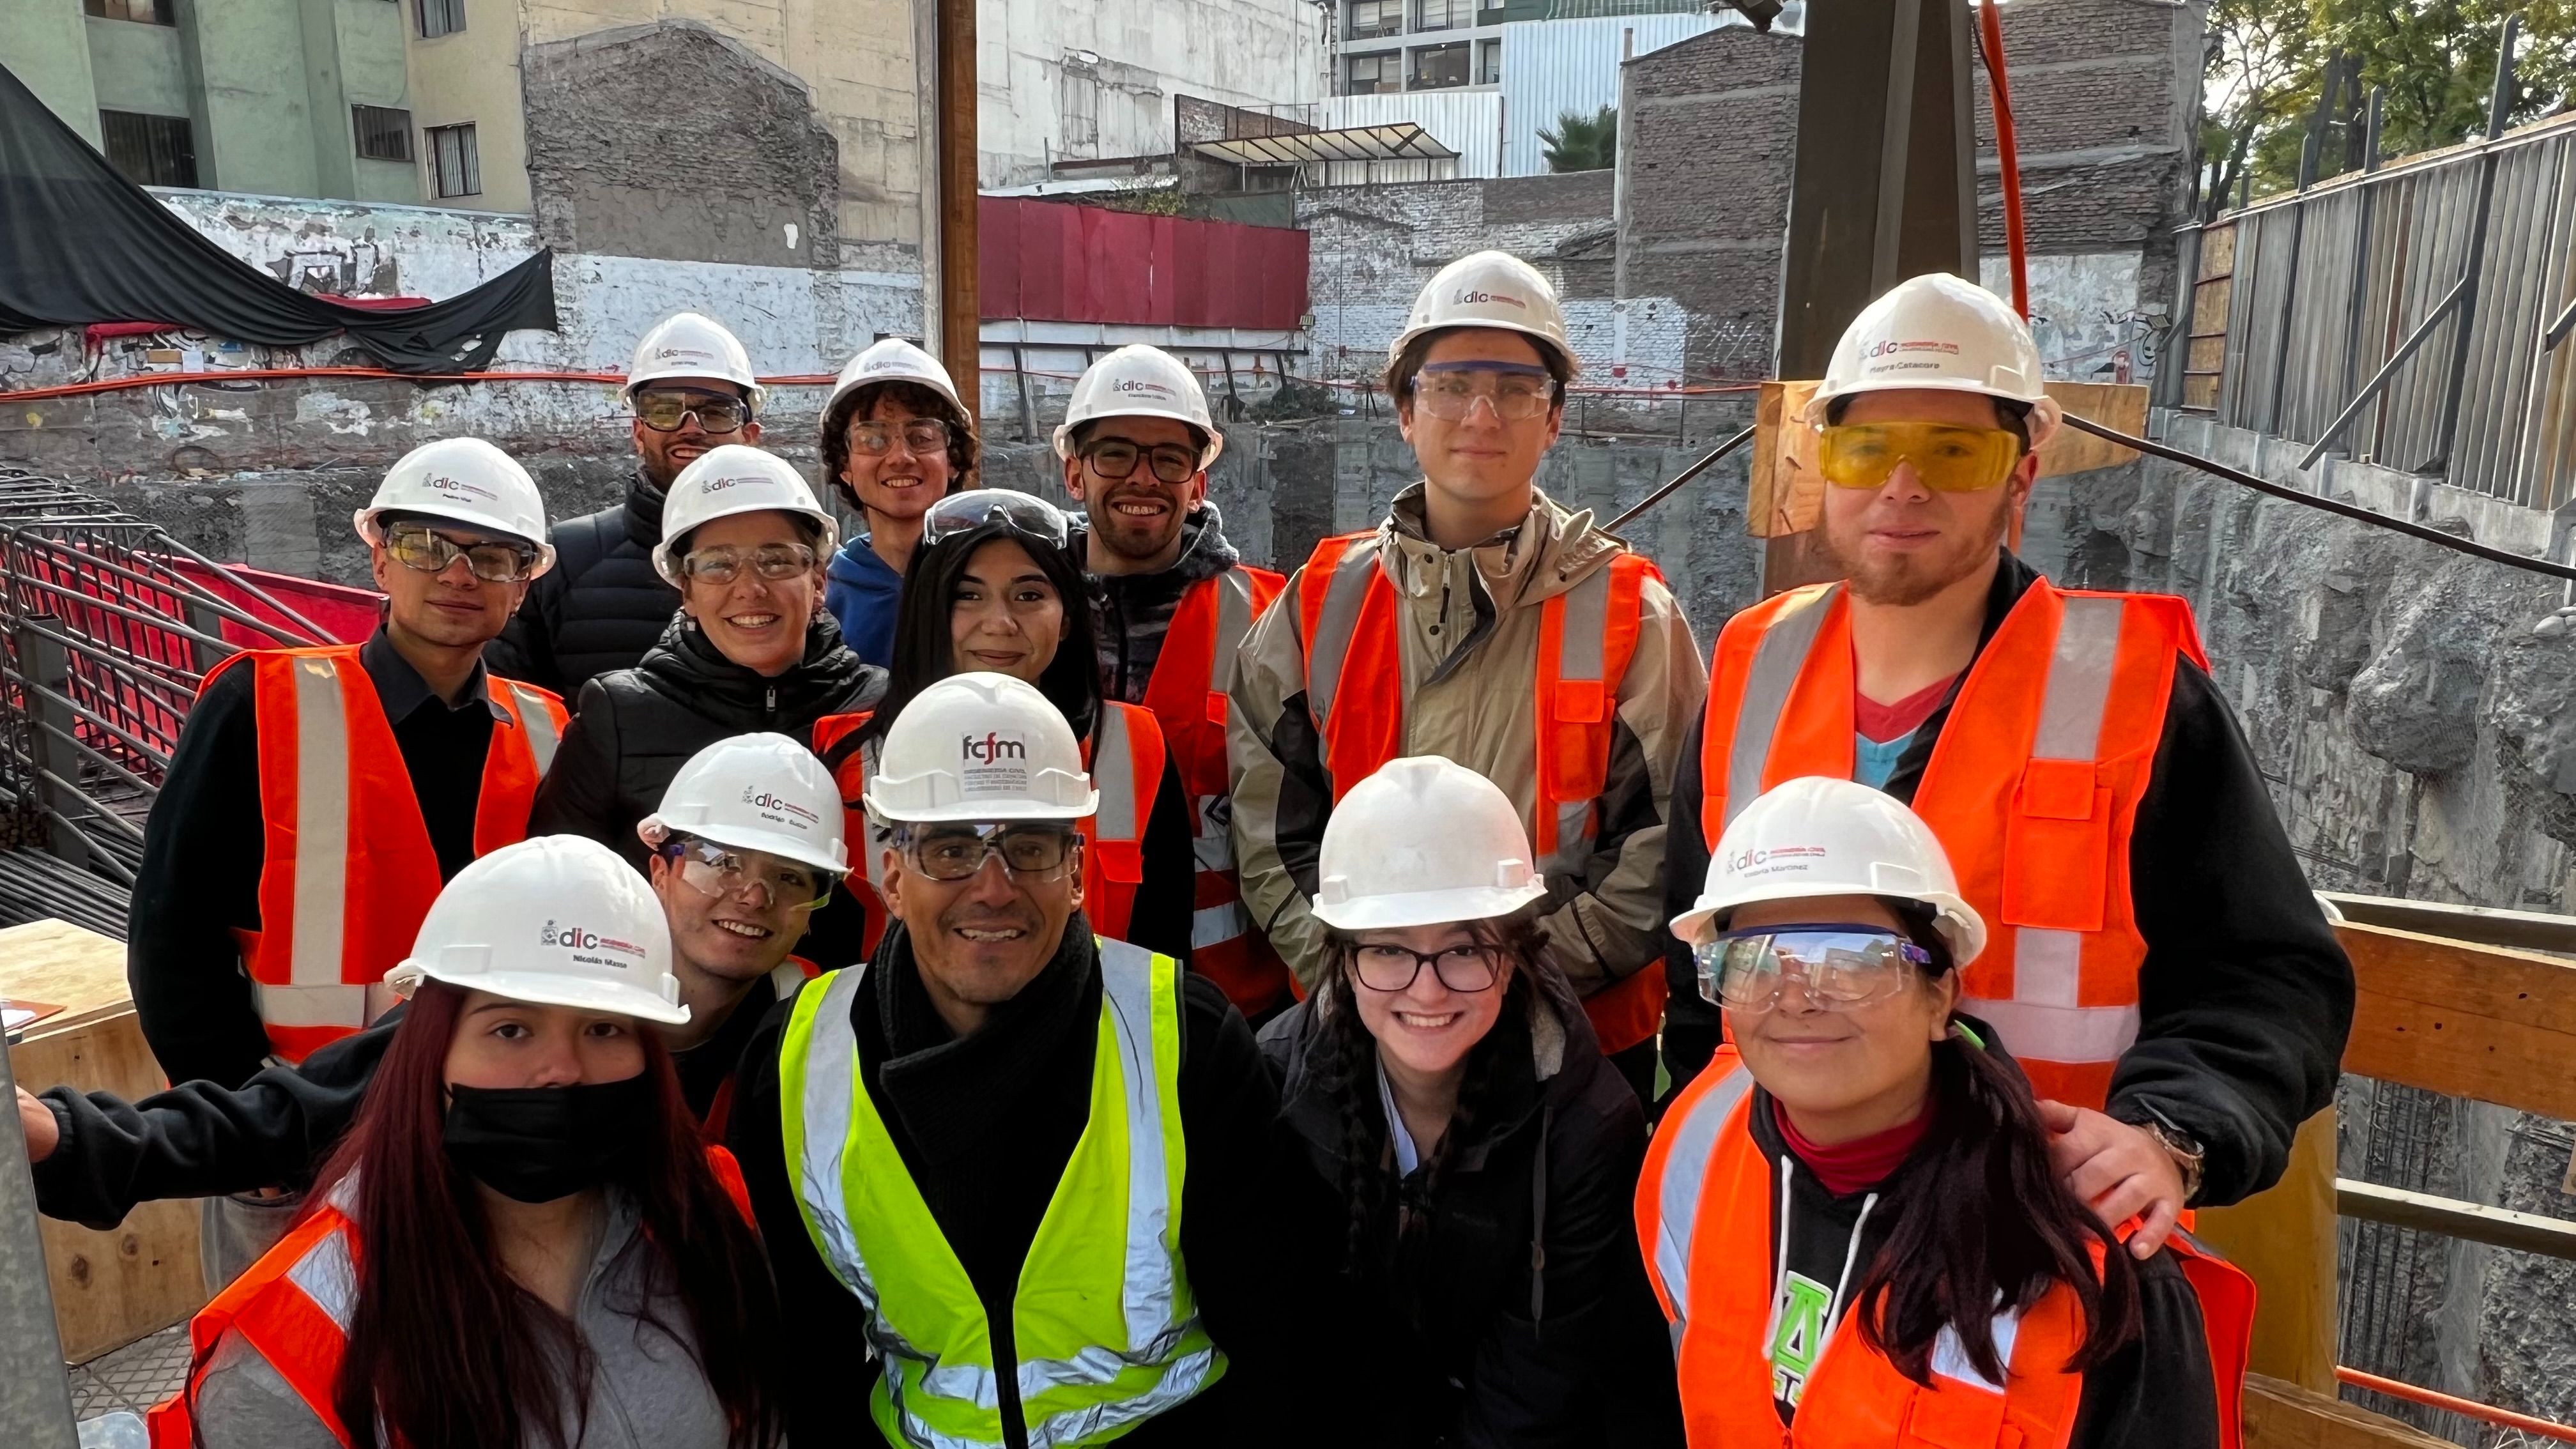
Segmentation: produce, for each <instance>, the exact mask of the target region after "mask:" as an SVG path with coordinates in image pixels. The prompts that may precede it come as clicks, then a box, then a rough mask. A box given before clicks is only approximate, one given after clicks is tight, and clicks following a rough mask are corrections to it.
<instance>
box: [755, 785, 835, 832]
mask: <svg viewBox="0 0 2576 1449" xmlns="http://www.w3.org/2000/svg"><path fill="white" fill-rule="evenodd" d="M742 803H744V804H745V805H748V806H750V807H751V808H753V809H754V810H758V811H761V812H763V813H764V814H767V815H769V816H770V818H772V819H776V818H777V817H778V816H781V815H784V816H788V817H790V818H792V819H794V820H795V821H797V822H798V823H799V824H803V825H808V826H811V825H820V824H822V823H823V818H822V817H821V816H819V815H817V814H815V813H814V812H813V811H811V810H808V809H806V808H805V807H804V806H802V805H799V804H797V803H796V802H795V801H793V800H783V799H780V798H779V797H778V796H776V795H773V794H771V793H770V792H768V791H767V790H763V789H761V788H760V787H758V786H756V785H745V786H743V787H742Z"/></svg>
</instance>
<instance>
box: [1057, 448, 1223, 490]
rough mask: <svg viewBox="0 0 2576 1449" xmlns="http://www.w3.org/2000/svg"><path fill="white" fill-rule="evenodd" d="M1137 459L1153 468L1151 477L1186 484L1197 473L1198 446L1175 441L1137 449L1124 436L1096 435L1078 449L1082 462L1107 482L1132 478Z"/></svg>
mask: <svg viewBox="0 0 2576 1449" xmlns="http://www.w3.org/2000/svg"><path fill="white" fill-rule="evenodd" d="M1139 460H1142V461H1143V462H1144V463H1145V465H1146V466H1147V467H1150V468H1152V469H1153V470H1154V476H1155V477H1157V478H1160V479H1162V480H1163V481H1164V482H1166V483H1187V482H1188V481H1190V480H1191V479H1192V478H1194V477H1196V476H1198V471H1199V452H1198V449H1196V448H1184V447H1181V446H1180V445H1179V444H1177V443H1165V444H1163V445H1162V446H1161V447H1157V448H1140V447H1138V446H1136V445H1135V444H1134V443H1131V442H1129V441H1128V440H1127V439H1125V438H1100V439H1097V440H1095V441H1093V442H1091V443H1088V444H1085V445H1084V447H1083V449H1082V461H1083V462H1084V463H1085V464H1086V465H1088V466H1089V467H1090V469H1091V471H1092V472H1094V473H1096V474H1098V475H1100V476H1101V477H1102V478H1104V479H1107V480H1109V481H1111V482H1116V481H1117V480H1119V479H1121V478H1131V477H1134V476H1135V473H1136V464H1137V462H1138V461H1139Z"/></svg>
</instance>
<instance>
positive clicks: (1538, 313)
mask: <svg viewBox="0 0 2576 1449" xmlns="http://www.w3.org/2000/svg"><path fill="white" fill-rule="evenodd" d="M1443 327H1500V328H1502V329H1503V330H1504V331H1506V332H1520V333H1526V334H1527V335H1528V336H1529V337H1530V339H1531V340H1533V341H1535V342H1536V343H1538V345H1539V347H1540V348H1541V349H1542V350H1546V351H1553V352H1554V353H1555V354H1556V355H1557V356H1559V357H1561V358H1564V359H1565V365H1566V367H1567V368H1568V369H1569V370H1570V371H1574V372H1581V371H1582V370H1583V362H1582V360H1581V359H1580V358H1578V357H1576V356H1575V355H1574V344H1572V343H1570V342H1568V341H1566V340H1565V310H1564V308H1562V307H1560V306H1558V305H1557V300H1556V289H1555V288H1554V287H1551V286H1549V285H1548V284H1547V278H1545V277H1542V276H1540V275H1539V274H1538V268H1536V267H1533V266H1531V265H1530V264H1529V263H1527V262H1525V261H1522V260H1521V259H1520V258H1518V257H1516V256H1513V255H1512V254H1511V253H1509V252H1491V251H1488V252H1469V253H1468V254H1467V255H1465V256H1463V257H1460V258H1459V259H1458V260H1456V261H1454V262H1451V263H1450V264H1449V265H1447V266H1445V267H1442V268H1441V269H1440V271H1439V274H1438V275H1436V276H1434V277H1433V278H1432V279H1431V282H1430V285H1428V286H1426V287H1424V288H1423V289H1422V293H1421V295H1419V296H1417V297H1415V298H1414V299H1413V313H1412V315H1411V316H1410V317H1409V318H1408V319H1406V321H1405V324H1404V330H1403V331H1402V332H1399V333H1397V334H1396V335H1395V343H1394V345H1393V346H1391V347H1389V348H1387V350H1386V355H1387V357H1388V358H1389V359H1390V360H1392V359H1394V358H1396V357H1399V356H1401V355H1403V352H1404V349H1405V345H1406V344H1408V343H1410V342H1411V341H1413V339H1414V338H1416V337H1419V336H1421V335H1422V334H1423V333H1425V332H1436V331H1438V330H1440V329H1441V328H1443Z"/></svg>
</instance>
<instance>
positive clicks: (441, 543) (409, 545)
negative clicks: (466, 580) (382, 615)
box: [385, 523, 537, 584]
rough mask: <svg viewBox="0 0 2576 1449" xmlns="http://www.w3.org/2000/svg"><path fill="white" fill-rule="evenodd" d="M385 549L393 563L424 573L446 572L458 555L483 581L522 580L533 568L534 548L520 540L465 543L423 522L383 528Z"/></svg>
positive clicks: (505, 581)
mask: <svg viewBox="0 0 2576 1449" xmlns="http://www.w3.org/2000/svg"><path fill="white" fill-rule="evenodd" d="M385 552H387V553H389V554H392V555H393V556H394V562H396V563H398V564H401V565H402V566H403V567H404V568H407V569H418V570H419V571H421V572H422V573H425V574H440V573H445V572H447V566H448V565H449V564H452V563H454V562H456V561H457V559H459V558H463V559H464V560H465V566H466V567H467V568H469V569H472V570H473V571H474V577H476V578H478V579H481V580H482V581H483V582H485V583H487V584H515V583H522V582H525V581H526V580H527V579H528V578H529V577H530V576H531V575H533V574H534V573H535V572H536V571H537V551H536V549H534V548H532V547H530V546H529V545H527V544H524V543H503V542H492V541H488V540H487V541H484V542H479V543H468V542H465V541H463V540H461V539H453V538H449V537H448V536H447V535H446V534H443V533H440V532H439V531H438V530H436V529H434V528H431V527H430V526H429V525H428V524H425V523H397V524H395V525H394V526H393V527H391V528H388V529H386V530H385Z"/></svg>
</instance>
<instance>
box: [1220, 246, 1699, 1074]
mask: <svg viewBox="0 0 2576 1449" xmlns="http://www.w3.org/2000/svg"><path fill="white" fill-rule="evenodd" d="M1392 352H1393V360H1392V361H1391V363H1390V364H1389V366H1388V369H1387V387H1388V391H1389V393H1390V394H1391V395H1392V396H1393V397H1394V398H1395V399H1396V408H1397V415H1398V417H1399V418H1400V419H1401V420H1402V423H1403V426H1404V435H1405V438H1406V440H1407V441H1409V442H1411V443H1412V444H1413V448H1414V454H1415V456H1416V458H1417V459H1418V460H1419V461H1420V462H1421V465H1422V472H1423V481H1421V482H1419V483H1416V484H1414V485H1413V486H1412V487H1410V488H1407V489H1406V490H1405V491H1404V492H1402V493H1401V494H1399V495H1397V497H1396V499H1395V503H1394V507H1393V509H1392V510H1391V512H1390V514H1389V516H1388V517H1387V519H1386V520H1385V521H1383V522H1382V523H1380V524H1379V525H1378V526H1377V528H1376V529H1374V530H1372V531H1370V532H1367V533H1360V534H1352V535H1347V536H1344V537H1340V538H1328V539H1326V540H1324V541H1323V543H1321V544H1320V545H1318V546H1317V548H1316V551H1315V554H1314V556H1313V557H1312V558H1310V559H1309V560H1308V561H1307V563H1306V564H1305V566H1304V567H1303V568H1301V569H1299V570H1298V571H1297V572H1296V574H1295V575H1294V576H1292V577H1291V578H1290V579H1289V581H1288V587H1287V591H1286V592H1285V593H1284V594H1282V595H1281V596H1280V598H1279V600H1278V602H1277V603H1276V604H1274V605H1273V606H1272V607H1271V608H1270V609H1269V610H1267V611H1266V612H1264V613H1263V615H1262V616H1261V618H1260V620H1259V621H1258V622H1257V623H1255V624H1254V626H1253V629H1252V632H1251V633H1250V634H1249V635H1248V636H1247V637H1246V638H1245V640H1244V645H1243V651H1242V655H1241V658H1240V660H1239V663H1238V666H1237V673H1236V676H1235V680H1234V684H1233V687H1232V689H1231V690H1230V691H1229V700H1230V708H1229V709H1228V711H1227V714H1228V723H1227V748H1228V753H1229V755H1230V757H1231V763H1232V766H1233V774H1234V789H1233V807H1234V842H1235V857H1236V861H1237V865H1238V868H1239V870H1240V872H1241V883H1242V891H1243V898H1244V901H1245V903H1246V904H1247V906H1248V907H1249V908H1250V910H1251V912H1252V917H1253V920H1254V921H1255V922H1256V923H1257V924H1259V925H1260V926H1262V928H1263V929H1265V930H1266V931H1267V932H1268V933H1269V936H1270V940H1271V944H1272V945H1273V946H1275V947H1276V948H1277V949H1278V952H1279V954H1280V956H1281V958H1282V959H1284V960H1285V961H1286V962H1287V963H1288V967H1289V969H1290V970H1291V971H1292V972H1293V973H1294V974H1295V975H1296V977H1297V980H1298V982H1299V983H1300V985H1301V987H1304V988H1311V987H1312V985H1313V984H1314V983H1315V982H1316V981H1317V980H1319V979H1320V978H1321V976H1322V975H1323V973H1324V972H1325V971H1326V970H1327V969H1328V967H1329V966H1330V964H1331V963H1330V962H1329V961H1328V960H1327V959H1326V957H1327V949H1328V948H1327V946H1326V933H1325V930H1324V927H1323V925H1322V923H1321V922H1320V921H1318V920H1316V918H1315V915H1314V912H1313V909H1312V904H1313V902H1314V901H1316V900H1317V899H1318V898H1319V893H1320V898H1322V899H1324V900H1326V901H1333V900H1338V899H1340V897H1341V895H1342V893H1344V892H1345V891H1348V890H1352V889H1355V887H1354V885H1353V883H1351V882H1348V881H1345V880H1343V879H1342V878H1340V877H1338V876H1337V877H1333V878H1328V879H1320V880H1319V879H1318V878H1317V861H1318V852H1319V847H1320V845H1321V842H1322V839H1323V834H1324V822H1325V820H1326V819H1327V818H1329V817H1330V815H1331V814H1332V810H1333V805H1334V802H1335V801H1336V800H1338V799H1339V798H1340V796H1341V795H1342V793H1343V792H1344V791H1346V790H1348V789H1349V788H1350V787H1351V786H1352V785H1355V784H1357V783H1358V782H1359V781H1360V780H1361V779H1363V778H1365V777H1366V776H1367V775H1368V774H1369V773H1370V772H1372V771H1373V770H1375V769H1376V768H1377V767H1378V766H1379V765H1381V764H1383V763H1385V762H1386V761H1387V760H1390V759H1394V758H1397V757H1400V756H1407V755H1441V756H1445V757H1447V758H1449V759H1451V760H1454V761H1456V762H1458V763H1459V764H1462V765H1465V766H1467V767H1468V768H1470V769H1473V770H1475V771H1477V772H1478V773H1480V774H1483V775H1484V776H1486V777H1487V778H1488V779H1491V780H1492V781H1493V782H1494V783H1495V784H1497V785H1499V786H1501V787H1502V789H1503V791H1504V793H1505V794H1507V795H1509V796H1510V797H1511V799H1512V803H1513V805H1514V806H1515V807H1516V808H1517V809H1518V810H1519V811H1520V814H1521V818H1522V822H1523V824H1524V825H1526V826H1527V827H1528V828H1529V830H1530V833H1531V836H1532V839H1533V842H1534V845H1535V850H1536V853H1537V855H1538V856H1539V859H1538V861H1536V862H1535V864H1536V865H1537V867H1538V868H1539V870H1540V872H1541V873H1542V875H1543V876H1544V878H1545V880H1546V882H1547V887H1548V894H1547V898H1546V899H1545V901H1543V902H1541V903H1540V904H1538V905H1536V906H1534V907H1532V908H1531V909H1532V910H1533V911H1535V912H1537V913H1538V924H1539V926H1540V928H1541V930H1542V931H1543V933H1544V935H1545V938H1546V942H1547V953H1548V957H1549V959H1550V961H1551V962H1552V964H1554V965H1555V966H1556V967H1557V968H1558V969H1559V970H1561V971H1563V972H1564V974H1565V977H1566V979H1567V980H1568V981H1570V982H1571V983H1573V985H1574V987H1575V989H1576V990H1577V991H1578V992H1580V993H1582V995H1583V997H1584V1005H1585V1008H1586V1012H1587V1014H1588V1015H1589V1016H1590V1018H1591V1020H1592V1024H1593V1028H1594V1032H1595V1034H1596V1035H1597V1036H1598V1037H1599V1038H1600V1044H1601V1047H1602V1050H1603V1052H1604V1053H1605V1054H1607V1055H1608V1056H1610V1058H1611V1059H1612V1061H1613V1062H1615V1063H1616V1064H1618V1066H1619V1068H1620V1070H1621V1072H1622V1074H1623V1075H1625V1076H1626V1077H1627V1078H1628V1080H1629V1082H1630V1083H1631V1084H1632V1085H1633V1086H1635V1087H1636V1088H1637V1090H1638V1094H1639V1095H1640V1096H1641V1097H1651V1095H1652V1086H1653V1081H1654V1059H1653V1053H1654V1039H1655V1032H1656V1028H1657V1026H1658V1024H1659V1022H1660V1020H1661V1016H1662V1007H1663V1000H1664V987H1663V973H1662V972H1661V971H1660V970H1657V969H1654V967H1655V965H1656V963H1657V962H1658V961H1659V960H1660V959H1661V952H1662V941H1663V922H1662V917H1661V915H1660V914H1659V912H1660V911H1661V909H1662V897H1661V889H1662V887H1661V884H1660V880H1661V872H1662V868H1663V856H1664V811H1665V803H1666V797H1667V795H1668V793H1669V792H1670V790H1671V788H1672V781H1673V768H1674V764H1675V762H1676V757H1677V755H1678V752H1679V750H1680V749H1681V745H1682V739H1683V736H1684V735H1685V734H1686V733H1687V732H1688V731H1689V729H1690V726H1691V724H1692V722H1693V720H1694V719H1695V718H1696V717H1697V714H1698V711H1699V708H1700V705H1701V702H1702V699H1703V697H1704V695H1705V693H1706V689H1707V675H1706V671H1705V669H1704V667H1703V665H1702V663H1701V659H1700V653H1699V648H1698V646H1697V644H1695V643H1694V642H1693V640H1692V638H1691V633H1690V626H1689V624H1688V622H1687V621H1685V620H1684V619H1683V618H1682V615H1681V610H1680V608H1679V606H1677V605H1676V604H1675V603H1674V601H1673V596H1672V593H1671V591H1670V590H1668V589H1667V588H1666V587H1665V586H1664V582H1663V579H1662V577H1661V575H1659V574H1658V573H1656V571H1655V568H1654V566H1653V564H1651V563H1650V562H1648V561H1647V560H1646V559H1645V558H1644V557H1643V556H1642V555H1639V554H1637V553H1636V552H1634V551H1633V550H1631V549H1630V548H1629V547H1628V545H1627V544H1626V543H1624V542H1622V541H1621V540H1620V539H1618V538H1616V537H1614V536H1612V535H1610V534H1609V533H1606V532H1604V531H1602V530H1601V529H1600V528H1597V527H1595V526H1594V524H1593V521H1592V515H1591V514H1590V513H1589V512H1579V513H1578V512H1569V511H1567V510H1566V509H1565V508H1563V507H1561V506H1559V505H1558V504H1557V503H1555V502H1553V501H1552V500H1550V499H1549V498H1548V497H1547V495H1546V494H1544V493H1542V492H1540V491H1539V489H1538V487H1537V484H1536V481H1535V480H1536V477H1537V473H1538V465H1539V460H1540V459H1541V457H1542V456H1544V455H1545V453H1546V452H1547V450H1548V448H1549V447H1550V446H1552V445H1553V444H1554V443H1555V441H1556V438H1557V433H1558V430H1559V428H1560V426H1561V425H1562V423H1563V420H1564V402H1565V385H1566V383H1567V381H1568V380H1569V379H1570V378H1572V377H1573V375H1574V372H1575V368H1576V366H1577V364H1576V361H1575V357H1574V353H1573V349H1572V348H1571V347H1570V346H1569V345H1568V344H1567V342H1566V340H1565V324H1564V319H1563V315H1562V313H1561V312H1560V311H1559V310H1558V307H1557V302H1556V296H1555V293H1554V292H1553V291H1552V290H1551V289H1550V288H1549V287H1548V285H1547V283H1546V281H1545V280H1544V279H1542V278H1541V277H1540V276H1539V275H1538V273H1537V272H1536V271H1535V270H1533V269H1532V268H1531V267H1529V266H1528V265H1527V264H1526V263H1524V262H1522V261H1520V260H1518V259H1517V258H1514V257H1511V256H1508V255H1505V254H1504V253H1501V252H1479V253H1476V254H1474V255H1471V256H1467V257H1462V258H1460V259H1459V260H1458V261H1456V262H1453V263H1451V264H1450V265H1449V266H1448V267H1446V268H1444V269H1443V270H1442V271H1441V272H1440V274H1439V275H1438V276H1436V277H1434V278H1433V279H1432V281H1431V284H1430V285H1429V286H1428V287H1426V288H1424V289H1423V292H1422V295H1421V297H1420V298H1419V299H1418V300H1417V301H1416V302H1415V304H1414V309H1413V315H1412V319H1411V322H1410V324H1409V325H1408V326H1407V327H1406V329H1405V331H1404V332H1403V334H1402V335H1400V336H1399V337H1398V338H1397V339H1396V342H1395V346H1394V348H1393V349H1392ZM1406 1025H1407V1029H1408V1030H1415V1031H1421V1032H1423V1033H1426V1034H1435V1033H1438V1032H1441V1031H1445V1030H1450V1029H1452V1028H1453V1027H1454V1025H1455V1023H1454V1022H1449V1021H1421V1022H1412V1021H1408V1022H1407V1023H1406Z"/></svg>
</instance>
